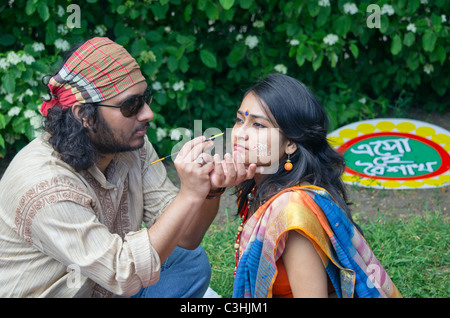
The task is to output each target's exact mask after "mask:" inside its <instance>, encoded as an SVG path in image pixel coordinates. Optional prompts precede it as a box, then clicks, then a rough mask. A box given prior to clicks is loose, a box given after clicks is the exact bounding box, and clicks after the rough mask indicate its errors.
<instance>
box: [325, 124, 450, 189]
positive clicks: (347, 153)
mask: <svg viewBox="0 0 450 318" xmlns="http://www.w3.org/2000/svg"><path fill="white" fill-rule="evenodd" d="M328 140H329V142H330V144H331V145H332V146H333V148H334V149H335V150H336V151H338V152H339V153H341V154H342V155H343V156H344V159H345V163H346V169H345V172H344V174H343V176H342V179H343V181H344V182H345V183H348V184H355V185H359V186H363V187H373V188H384V189H414V188H435V187H443V186H447V185H449V184H450V154H449V153H450V133H449V132H448V131H447V130H445V129H443V128H441V127H439V126H436V125H432V124H429V123H426V122H422V121H418V120H412V119H401V118H400V119H399V118H397V119H372V120H366V121H360V122H356V123H352V124H349V125H346V126H344V127H341V128H339V129H337V130H335V131H333V132H332V133H330V134H329V135H328Z"/></svg>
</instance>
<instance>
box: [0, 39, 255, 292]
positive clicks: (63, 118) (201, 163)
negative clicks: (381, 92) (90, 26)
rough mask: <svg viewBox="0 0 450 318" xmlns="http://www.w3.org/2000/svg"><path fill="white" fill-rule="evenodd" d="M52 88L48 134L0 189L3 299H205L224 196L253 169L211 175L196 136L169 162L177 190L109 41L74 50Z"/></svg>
mask: <svg viewBox="0 0 450 318" xmlns="http://www.w3.org/2000/svg"><path fill="white" fill-rule="evenodd" d="M48 88H49V93H50V96H51V99H50V100H48V101H46V102H44V103H43V104H42V107H41V112H42V114H43V115H44V116H45V117H46V122H45V130H46V132H45V133H44V134H43V135H41V136H40V137H38V138H36V139H35V140H33V141H32V142H31V143H30V144H29V145H27V146H26V147H24V148H23V149H22V150H21V151H20V152H19V153H18V154H17V155H16V157H15V158H14V159H13V161H12V162H11V163H10V165H9V167H8V169H7V170H6V172H5V174H4V176H3V178H2V180H1V181H0V271H1V275H0V297H111V296H114V295H121V296H133V295H135V297H201V296H202V295H203V293H204V292H205V291H206V289H207V287H208V284H209V279H210V266H209V262H208V260H207V258H206V255H205V252H204V250H203V249H202V248H201V247H198V246H199V244H200V242H201V240H202V237H203V235H204V233H205V232H206V230H207V228H208V226H209V225H210V223H211V222H212V220H213V219H214V217H215V215H216V213H217V209H218V204H219V200H218V199H217V198H219V196H220V194H221V193H222V192H223V189H220V188H221V187H226V186H231V185H234V184H238V183H240V182H241V181H243V180H245V179H246V178H251V177H253V175H254V172H255V169H256V167H254V166H252V167H247V168H245V167H244V165H243V163H238V162H237V160H236V159H237V158H234V159H233V158H229V156H228V157H227V156H226V159H227V160H225V161H222V162H220V161H218V160H217V158H214V159H215V165H216V167H217V165H218V164H219V165H220V169H216V171H214V169H215V165H214V164H213V160H212V158H211V157H210V156H207V154H205V153H204V150H205V149H207V148H209V147H211V146H212V145H213V143H212V141H209V142H203V141H204V137H199V138H196V139H193V140H191V141H189V142H187V143H186V144H185V145H184V146H183V148H182V149H181V151H180V153H179V154H178V156H177V157H176V159H175V161H174V162H175V167H176V169H177V172H178V174H179V177H180V182H181V185H180V189H179V191H178V189H177V188H175V186H174V185H173V184H172V183H171V182H170V180H169V179H168V178H167V174H166V171H165V168H164V166H163V164H162V163H161V162H159V163H156V164H153V165H150V163H151V162H153V161H155V160H156V159H158V157H157V154H156V153H155V151H154V149H153V147H152V145H151V144H150V142H149V141H148V139H147V137H146V129H147V126H148V122H149V121H150V120H152V118H153V113H152V111H151V109H150V107H149V104H150V103H151V90H149V87H148V86H147V83H146V82H145V78H144V77H143V76H142V74H141V72H140V68H139V66H138V65H137V63H136V61H135V60H134V59H133V58H132V57H131V56H130V55H129V53H128V52H127V51H126V50H125V49H124V48H123V47H122V46H120V45H118V44H116V43H114V42H113V41H111V40H109V39H108V38H94V39H90V40H88V41H86V42H85V43H83V44H82V45H79V46H77V47H76V48H75V49H74V50H73V51H72V52H71V54H70V55H69V56H68V58H67V59H66V60H65V62H64V65H63V66H62V67H61V69H60V70H59V71H58V72H57V73H56V74H55V75H54V76H52V77H51V79H50V80H49V82H48ZM203 158H205V159H203ZM223 168H225V171H227V174H224V173H223ZM143 222H145V224H146V225H147V227H145V228H143V227H142V223H143ZM163 262H165V263H163ZM161 264H162V265H161ZM158 280H159V282H158ZM152 285H153V286H152Z"/></svg>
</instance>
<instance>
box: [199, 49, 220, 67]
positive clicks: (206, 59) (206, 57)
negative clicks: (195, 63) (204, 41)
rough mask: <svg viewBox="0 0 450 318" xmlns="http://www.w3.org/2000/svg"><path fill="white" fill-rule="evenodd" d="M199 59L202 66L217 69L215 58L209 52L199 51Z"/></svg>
mask: <svg viewBox="0 0 450 318" xmlns="http://www.w3.org/2000/svg"><path fill="white" fill-rule="evenodd" d="M200 59H201V60H202V62H203V64H205V65H206V66H207V67H209V68H216V67H217V59H216V56H215V55H214V53H212V52H211V51H208V50H201V51H200Z"/></svg>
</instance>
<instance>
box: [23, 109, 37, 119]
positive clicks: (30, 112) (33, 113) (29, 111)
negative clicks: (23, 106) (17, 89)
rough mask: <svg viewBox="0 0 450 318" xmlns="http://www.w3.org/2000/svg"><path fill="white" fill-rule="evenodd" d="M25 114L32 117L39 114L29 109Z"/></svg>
mask: <svg viewBox="0 0 450 318" xmlns="http://www.w3.org/2000/svg"><path fill="white" fill-rule="evenodd" d="M23 115H24V116H25V118H31V117H34V116H36V115H37V114H36V112H35V111H34V110H30V109H27V110H26V111H25V112H24V113H23Z"/></svg>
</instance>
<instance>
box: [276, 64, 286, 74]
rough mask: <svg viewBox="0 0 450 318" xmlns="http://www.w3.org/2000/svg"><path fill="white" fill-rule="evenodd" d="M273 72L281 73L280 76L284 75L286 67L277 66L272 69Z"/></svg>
mask: <svg viewBox="0 0 450 318" xmlns="http://www.w3.org/2000/svg"><path fill="white" fill-rule="evenodd" d="M274 70H275V71H277V72H279V73H281V74H286V73H287V67H286V66H284V65H283V64H277V65H275V67H274Z"/></svg>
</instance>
